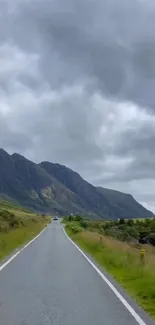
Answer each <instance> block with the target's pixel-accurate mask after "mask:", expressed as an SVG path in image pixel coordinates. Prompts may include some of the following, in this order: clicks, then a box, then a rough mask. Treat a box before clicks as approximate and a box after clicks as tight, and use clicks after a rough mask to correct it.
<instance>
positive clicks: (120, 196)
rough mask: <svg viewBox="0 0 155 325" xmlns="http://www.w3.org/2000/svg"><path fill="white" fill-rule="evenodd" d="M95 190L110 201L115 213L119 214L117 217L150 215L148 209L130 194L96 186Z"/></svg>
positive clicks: (143, 216)
mask: <svg viewBox="0 0 155 325" xmlns="http://www.w3.org/2000/svg"><path fill="white" fill-rule="evenodd" d="M97 190H98V191H99V193H101V194H102V195H104V196H105V197H106V199H107V200H108V201H109V202H110V204H111V206H112V207H113V210H114V211H115V215H116V216H119V218H132V216H136V218H145V217H146V215H147V216H151V215H150V211H148V210H147V209H145V208H144V207H143V206H142V205H141V204H140V203H138V202H137V201H136V200H135V199H134V198H133V196H132V195H131V194H126V193H122V192H119V191H115V190H110V189H107V188H103V187H97ZM152 215H153V214H152Z"/></svg>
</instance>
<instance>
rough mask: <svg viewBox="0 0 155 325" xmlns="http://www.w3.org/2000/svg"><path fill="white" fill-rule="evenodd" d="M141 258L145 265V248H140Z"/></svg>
mask: <svg viewBox="0 0 155 325" xmlns="http://www.w3.org/2000/svg"><path fill="white" fill-rule="evenodd" d="M140 260H141V264H142V265H144V264H145V249H141V250H140Z"/></svg>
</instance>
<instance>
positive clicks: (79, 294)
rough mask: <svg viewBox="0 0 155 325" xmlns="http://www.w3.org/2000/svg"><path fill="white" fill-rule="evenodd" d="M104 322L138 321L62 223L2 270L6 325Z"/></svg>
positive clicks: (1, 312) (131, 324)
mask: <svg viewBox="0 0 155 325" xmlns="http://www.w3.org/2000/svg"><path fill="white" fill-rule="evenodd" d="M104 324H105V325H137V324H138V323H137V321H136V320H135V319H134V317H133V316H132V315H131V314H130V313H129V311H128V310H127V309H126V308H125V307H124V305H123V304H122V303H121V301H120V300H119V299H118V298H117V297H116V296H115V294H114V293H113V292H112V291H111V289H110V288H109V287H108V285H107V284H106V283H105V282H104V281H103V280H102V278H101V277H100V276H99V275H98V274H97V272H96V271H95V270H94V269H93V267H92V266H91V265H89V263H88V262H87V260H86V259H85V258H84V257H83V256H82V255H81V253H80V252H79V251H78V250H77V248H76V247H74V246H73V244H72V243H71V242H70V241H69V240H68V239H67V237H66V236H65V234H64V232H63V229H62V226H61V225H60V224H59V223H58V222H53V224H52V225H49V227H48V228H47V229H46V230H45V231H44V232H43V234H41V236H40V237H39V238H38V239H36V240H35V241H34V242H33V243H32V244H31V245H30V246H28V247H27V248H25V249H24V250H23V251H22V252H21V253H20V254H19V255H18V256H17V257H16V258H15V259H14V260H13V261H11V262H10V263H9V264H8V265H7V266H6V267H5V268H4V269H3V270H2V271H1V272H0V325H104ZM147 325H148V323H147Z"/></svg>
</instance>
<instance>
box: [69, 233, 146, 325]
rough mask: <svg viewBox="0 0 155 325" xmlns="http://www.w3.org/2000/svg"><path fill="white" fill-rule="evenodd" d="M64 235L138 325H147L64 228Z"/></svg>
mask: <svg viewBox="0 0 155 325" xmlns="http://www.w3.org/2000/svg"><path fill="white" fill-rule="evenodd" d="M63 231H64V234H65V235H66V237H67V238H68V240H69V241H70V242H71V243H72V244H73V245H74V246H75V247H76V248H77V249H78V251H79V252H80V253H81V254H82V255H83V256H84V257H85V259H86V260H87V261H88V262H89V264H90V265H91V266H92V267H93V268H94V269H95V271H96V272H97V273H98V274H99V275H100V277H101V278H102V279H103V280H104V281H105V282H106V283H107V285H108V286H109V287H110V289H111V290H112V291H113V292H114V294H115V295H116V296H117V298H118V299H119V300H120V301H121V302H122V304H123V305H124V306H125V307H126V309H127V310H128V311H129V312H130V314H131V315H132V316H133V317H134V318H135V320H136V321H137V322H138V324H139V325H147V324H146V323H145V322H144V321H143V320H142V318H141V317H140V316H139V315H138V314H137V313H136V311H135V310H134V309H133V308H132V307H131V306H130V304H129V303H128V302H127V300H126V299H125V298H124V297H123V296H122V295H121V294H120V293H119V291H118V290H117V289H116V288H115V287H114V285H113V284H112V283H111V282H110V281H109V280H108V279H107V278H106V276H105V275H104V274H103V273H102V272H101V271H100V270H99V269H98V267H97V266H96V265H95V264H94V263H93V262H92V261H91V260H90V259H89V258H88V256H87V255H86V254H85V253H84V252H83V251H82V250H81V249H80V248H79V246H77V245H76V244H75V243H74V242H73V241H72V240H71V239H70V237H69V236H68V235H67V233H66V231H65V229H64V227H63Z"/></svg>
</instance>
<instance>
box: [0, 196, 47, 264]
mask: <svg viewBox="0 0 155 325" xmlns="http://www.w3.org/2000/svg"><path fill="white" fill-rule="evenodd" d="M4 208H5V209H4ZM49 222H50V217H47V216H41V215H39V214H38V215H37V214H35V213H33V212H32V211H29V210H25V209H23V208H21V207H14V206H12V205H11V203H7V202H6V203H4V202H2V203H1V202H0V260H2V259H3V258H4V257H6V256H7V255H9V254H11V252H13V251H14V250H15V249H16V248H18V247H20V246H21V245H23V244H24V243H26V242H28V241H30V240H31V239H32V238H33V237H35V236H36V235H37V234H38V233H39V232H41V230H42V229H43V228H45V227H46V225H47V224H48V223H49Z"/></svg>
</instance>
